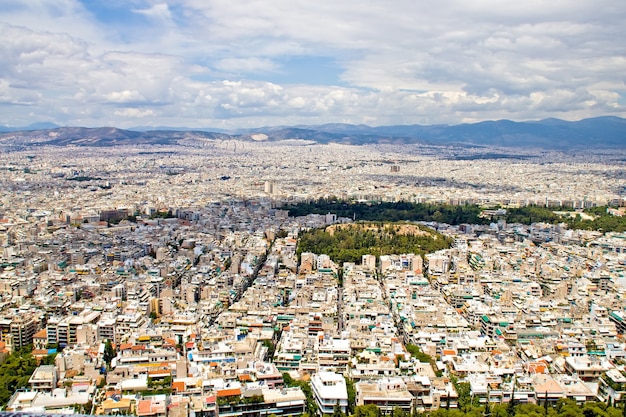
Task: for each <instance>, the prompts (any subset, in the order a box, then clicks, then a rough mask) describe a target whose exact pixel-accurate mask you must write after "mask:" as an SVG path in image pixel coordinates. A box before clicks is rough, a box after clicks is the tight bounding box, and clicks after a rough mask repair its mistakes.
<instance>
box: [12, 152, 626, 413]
mask: <svg viewBox="0 0 626 417" xmlns="http://www.w3.org/2000/svg"><path fill="white" fill-rule="evenodd" d="M459 152H460V151H459V150H458V149H456V150H455V149H450V148H434V147H420V146H399V147H394V146H391V145H385V146H383V145H377V146H360V147H357V146H343V145H336V144H330V145H317V144H312V143H308V142H303V141H285V142H280V143H252V142H245V143H244V142H235V141H222V142H220V141H213V142H207V143H204V144H198V143H193V144H189V146H187V147H183V146H181V147H153V148H150V149H132V148H122V149H116V148H81V147H71V148H54V147H40V148H37V147H33V148H30V149H27V150H22V151H12V152H5V153H1V154H0V183H1V186H2V189H3V190H5V191H4V192H3V193H2V195H0V246H1V249H2V250H1V251H0V306H1V309H0V336H1V341H0V348H1V349H2V351H3V353H4V354H8V353H9V352H11V351H14V350H17V349H19V348H22V347H24V346H29V345H32V346H33V351H32V354H33V355H34V356H35V357H37V358H44V357H47V356H48V355H49V354H50V353H51V352H52V350H51V349H57V350H58V353H57V355H56V357H55V360H54V364H53V365H40V366H39V367H38V368H37V369H36V370H35V372H34V373H33V374H32V376H31V378H30V380H29V386H28V387H27V389H22V390H19V391H17V392H15V393H14V395H13V396H12V397H11V399H10V400H9V402H8V404H7V405H6V408H5V409H6V410H8V411H31V412H37V411H45V412H64V411H65V412H76V411H80V412H83V413H91V414H120V413H123V414H126V413H130V414H135V415H138V416H177V417H178V416H180V417H186V416H191V417H195V416H203V417H207V416H217V415H220V416H243V415H246V416H253V415H254V416H261V415H266V416H267V415H271V414H275V415H287V416H288V415H300V414H302V413H303V412H304V411H305V407H306V397H305V394H304V392H303V391H302V389H301V388H299V387H287V385H286V384H285V381H284V379H283V374H284V373H289V374H290V376H291V378H293V379H296V380H304V381H308V383H310V386H311V389H312V392H313V396H314V400H315V402H316V403H317V406H318V410H319V413H320V414H330V413H332V412H333V410H334V409H335V407H337V405H339V407H340V408H341V409H342V411H346V409H347V407H348V387H347V385H348V383H354V388H355V392H356V404H357V405H363V404H375V405H377V406H378V407H380V408H381V409H382V410H383V411H384V412H389V411H391V410H393V409H394V408H395V407H400V408H402V409H403V410H405V411H407V412H412V411H429V410H432V409H436V408H437V407H439V406H442V405H445V406H446V407H451V408H454V407H457V406H458V398H459V394H458V392H457V390H456V385H455V383H454V382H455V380H458V381H463V382H467V383H469V386H470V391H471V395H472V396H473V397H475V398H478V399H479V401H480V402H481V403H484V402H486V401H490V402H494V403H506V402H509V401H511V400H512V398H514V399H515V401H519V402H539V401H543V400H546V399H547V400H548V401H549V402H556V401H558V400H559V399H561V398H571V399H573V400H575V401H577V402H584V401H587V400H599V401H604V402H607V403H611V404H617V403H619V402H623V401H625V400H626V397H624V395H625V394H626V369H625V364H626V350H625V347H626V346H625V342H624V331H625V330H626V321H625V319H626V310H625V308H626V302H625V301H624V299H625V297H626V235H624V234H623V233H622V234H619V233H602V232H588V231H576V230H568V229H567V228H566V227H565V226H563V225H548V224H533V225H530V226H524V225H519V224H512V225H509V224H506V223H505V222H502V221H500V222H499V223H497V224H491V225H489V226H477V225H460V226H450V225H445V224H433V225H431V226H433V227H435V228H437V229H438V230H439V231H440V232H441V233H444V234H446V235H448V236H450V237H452V238H453V239H454V245H453V247H452V248H451V249H447V250H443V251H439V252H437V253H433V254H429V255H426V256H425V257H424V258H422V257H421V256H418V255H414V254H389V255H385V256H381V257H378V258H377V257H375V256H372V255H366V256H363V258H362V260H361V262H360V263H346V264H344V265H342V266H341V268H340V266H339V265H336V264H335V263H334V262H333V260H331V259H330V258H329V257H328V256H327V255H326V254H323V253H319V254H314V253H303V254H302V255H301V258H300V260H299V261H298V258H297V256H296V247H297V242H298V236H299V233H301V231H303V230H306V229H309V228H312V227H321V226H324V225H327V224H331V223H336V222H350V221H352V220H351V219H338V218H337V216H336V215H334V214H333V213H329V214H327V215H309V216H306V217H298V218H293V217H289V216H288V212H287V210H286V209H285V208H282V204H284V203H287V202H297V201H304V200H311V199H317V198H320V197H327V196H338V197H342V198H352V199H360V200H366V201H398V200H407V201H415V202H445V203H450V204H462V203H468V202H469V203H479V204H500V205H501V206H504V207H506V206H519V205H524V204H540V205H548V206H554V207H559V206H563V207H574V208H584V207H592V206H601V205H606V204H611V205H613V206H615V207H616V209H615V210H614V214H615V215H622V214H623V209H620V208H619V207H620V206H622V207H623V206H624V205H625V204H624V202H625V200H624V192H625V190H624V178H623V172H624V171H623V168H624V166H623V160H624V158H623V155H621V156H620V155H616V154H614V153H613V154H606V155H603V154H601V153H597V154H589V155H583V156H581V155H578V156H576V155H564V154H556V153H554V154H550V155H545V154H543V155H542V154H539V153H537V154H532V153H529V152H528V151H526V153H523V154H517V155H513V156H512V157H510V158H498V159H482V158H480V157H475V158H473V157H472V156H476V155H474V154H473V152H474V153H476V152H478V151H477V150H476V149H474V150H472V149H467V150H463V154H464V156H469V157H470V158H465V157H464V158H458V155H459ZM620 161H621V162H620ZM339 277H341V285H340V280H339ZM411 345H413V346H417V347H419V348H420V350H421V351H422V352H423V353H425V354H427V355H429V356H430V358H431V359H432V360H431V361H429V362H420V361H419V360H417V359H416V358H415V357H414V356H412V355H411V353H410V352H409V350H410V349H409V350H407V346H411ZM110 347H113V348H115V352H114V353H115V354H114V356H113V357H108V356H109V354H110ZM61 349H62V350H61ZM347 381H348V382H347Z"/></svg>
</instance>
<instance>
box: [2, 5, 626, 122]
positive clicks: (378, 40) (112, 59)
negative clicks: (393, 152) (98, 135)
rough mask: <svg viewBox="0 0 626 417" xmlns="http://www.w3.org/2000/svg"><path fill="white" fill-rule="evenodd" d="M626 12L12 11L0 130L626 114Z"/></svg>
mask: <svg viewBox="0 0 626 417" xmlns="http://www.w3.org/2000/svg"><path fill="white" fill-rule="evenodd" d="M104 3H106V4H104ZM622 3H623V2H616V1H614V0H595V1H593V2H592V1H590V0H577V1H576V2H573V1H569V0H568V1H565V0H553V1H549V2H548V1H545V0H529V1H526V2H517V3H511V2H508V1H504V0H474V1H471V2H467V1H460V0H440V1H438V2H437V3H436V4H433V3H432V2H427V1H424V0H417V1H416V0H391V1H385V2H383V1H380V0H360V1H358V2H357V1H354V0H344V1H341V2H337V1H329V0H320V1H317V2H310V1H304V0H273V1H272V2H266V1H260V0H239V1H236V2H227V1H221V0H211V1H206V0H174V1H169V2H159V1H150V0H132V1H131V0H124V1H122V0H112V1H108V2H94V1H87V0H85V1H83V2H80V1H78V0H55V1H52V0H36V1H35V0H33V1H30V2H28V4H26V5H24V4H19V3H18V2H15V4H13V5H12V4H8V3H6V2H5V3H4V4H2V5H0V12H1V13H0V16H1V17H0V37H1V38H2V39H3V42H2V43H1V44H0V54H1V55H0V56H2V57H3V60H1V61H0V109H1V112H0V124H5V125H12V126H17V125H24V124H28V123H32V122H37V121H52V122H55V123H58V124H63V125H83V126H100V125H114V126H119V127H130V126H136V125H144V126H149V125H152V126H159V125H170V126H188V127H209V126H212V127H221V128H236V127H250V126H259V125H284V124H299V123H310V124H314V123H326V122H348V123H366V124H370V125H382V124H412V123H420V124H430V123H461V122H471V121H478V120H486V119H502V118H508V119H513V120H528V119H541V118H546V117H561V118H565V119H580V118H585V117H592V116H599V115H617V116H622V117H624V116H626V98H625V97H626V84H625V78H626V47H624V42H623V40H624V39H626V26H625V25H624V24H623V22H625V21H626V3H623V4H622Z"/></svg>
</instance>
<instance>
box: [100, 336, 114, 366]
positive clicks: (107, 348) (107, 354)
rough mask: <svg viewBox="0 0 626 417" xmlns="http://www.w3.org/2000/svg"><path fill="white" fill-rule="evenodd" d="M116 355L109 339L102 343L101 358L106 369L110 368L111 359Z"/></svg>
mask: <svg viewBox="0 0 626 417" xmlns="http://www.w3.org/2000/svg"><path fill="white" fill-rule="evenodd" d="M115 355H117V352H116V350H115V348H113V344H112V343H111V341H110V340H109V339H107V341H106V342H105V343H104V354H103V355H102V359H103V360H104V362H105V363H106V365H107V369H110V368H111V361H112V360H113V358H114V357H115Z"/></svg>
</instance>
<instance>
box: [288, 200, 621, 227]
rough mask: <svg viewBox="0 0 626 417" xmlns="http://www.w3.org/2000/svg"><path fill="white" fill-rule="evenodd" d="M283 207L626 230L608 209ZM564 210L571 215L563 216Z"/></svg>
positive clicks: (339, 203)
mask: <svg viewBox="0 0 626 417" xmlns="http://www.w3.org/2000/svg"><path fill="white" fill-rule="evenodd" d="M284 208H285V209H286V210H288V211H289V215H290V216H292V217H296V216H305V215H307V214H327V213H333V214H336V215H337V217H347V218H350V219H353V220H356V221H373V222H397V221H413V222H437V223H447V224H450V225H460V224H478V225H481V224H482V225H487V224H490V223H492V222H497V221H498V220H504V221H506V222H507V223H520V224H526V225H530V224H532V223H550V224H557V223H565V224H567V226H568V227H569V228H570V229H580V230H598V231H602V232H624V231H626V216H621V217H620V216H615V215H612V214H610V213H609V212H608V207H607V206H599V207H591V208H587V209H584V210H582V211H580V212H575V211H573V210H572V209H566V208H558V209H557V210H555V209H553V208H549V207H541V206H534V205H530V206H525V207H516V208H507V209H506V210H504V211H502V212H496V210H495V209H497V208H499V207H480V206H478V205H475V204H465V205H450V204H434V203H411V202H407V201H399V202H374V203H364V202H357V201H349V200H341V199H337V198H329V199H319V200H315V201H312V202H307V203H297V204H292V205H288V206H286V207H284ZM487 209H488V210H487ZM563 211H565V212H569V213H563ZM576 213H578V214H576ZM583 213H584V214H587V215H589V216H591V218H588V217H587V216H581V214H583ZM572 214H573V215H572Z"/></svg>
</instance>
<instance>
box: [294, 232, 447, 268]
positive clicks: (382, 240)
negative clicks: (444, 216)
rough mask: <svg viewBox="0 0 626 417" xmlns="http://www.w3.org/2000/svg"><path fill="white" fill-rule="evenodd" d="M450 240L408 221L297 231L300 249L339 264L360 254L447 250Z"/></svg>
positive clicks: (424, 252)
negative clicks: (324, 256)
mask: <svg viewBox="0 0 626 417" xmlns="http://www.w3.org/2000/svg"><path fill="white" fill-rule="evenodd" d="M451 245H452V240H451V239H450V238H448V237H446V236H443V235H441V234H440V233H437V232H436V231H434V230H432V229H430V228H428V227H425V226H420V225H416V224H409V223H351V224H346V225H334V226H328V227H326V228H325V229H313V230H310V231H307V232H304V233H302V234H301V236H300V238H299V240H298V249H297V255H298V257H299V256H300V255H301V254H302V252H313V253H317V254H321V253H323V254H326V255H328V256H330V258H331V259H332V260H333V261H335V262H339V263H344V262H357V263H359V262H361V257H362V256H363V255H367V254H371V255H376V256H380V255H387V254H394V253H395V254H402V253H414V254H419V255H423V254H426V253H432V252H435V251H437V250H440V249H448V248H450V246H451Z"/></svg>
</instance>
